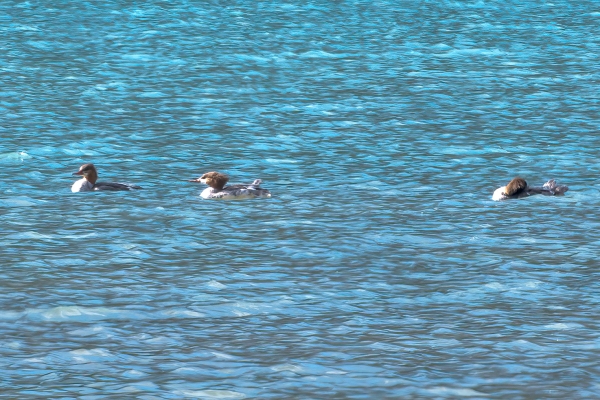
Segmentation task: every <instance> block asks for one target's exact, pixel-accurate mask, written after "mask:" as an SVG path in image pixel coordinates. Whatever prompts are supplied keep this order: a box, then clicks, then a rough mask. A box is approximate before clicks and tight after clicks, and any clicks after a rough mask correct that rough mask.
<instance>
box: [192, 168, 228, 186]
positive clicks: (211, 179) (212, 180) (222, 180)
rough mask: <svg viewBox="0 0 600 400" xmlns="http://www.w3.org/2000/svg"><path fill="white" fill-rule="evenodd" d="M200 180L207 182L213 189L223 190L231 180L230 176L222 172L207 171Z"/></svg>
mask: <svg viewBox="0 0 600 400" xmlns="http://www.w3.org/2000/svg"><path fill="white" fill-rule="evenodd" d="M199 181H200V182H202V183H206V184H207V185H208V186H210V187H211V188H213V189H217V190H223V188H224V187H225V184H226V183H227V182H228V181H229V177H228V176H227V175H225V174H222V173H220V172H214V171H212V172H207V173H205V174H204V175H202V176H201V177H200V179H199Z"/></svg>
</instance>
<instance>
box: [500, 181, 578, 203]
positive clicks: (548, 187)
mask: <svg viewBox="0 0 600 400" xmlns="http://www.w3.org/2000/svg"><path fill="white" fill-rule="evenodd" d="M567 190H569V188H568V187H567V186H565V185H557V184H556V182H555V181H554V179H550V180H549V181H548V182H546V183H544V185H542V187H534V186H527V182H526V181H525V179H523V178H514V179H513V180H511V181H510V182H508V184H507V185H506V186H502V187H501V188H498V189H496V190H495V191H494V195H493V196H492V200H494V201H498V200H507V199H518V198H521V197H526V196H531V195H533V194H543V195H546V196H561V195H563V194H565V192H566V191H567Z"/></svg>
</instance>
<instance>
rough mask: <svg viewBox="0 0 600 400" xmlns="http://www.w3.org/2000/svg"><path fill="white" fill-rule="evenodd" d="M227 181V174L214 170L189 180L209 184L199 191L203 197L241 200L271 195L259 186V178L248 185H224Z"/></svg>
mask: <svg viewBox="0 0 600 400" xmlns="http://www.w3.org/2000/svg"><path fill="white" fill-rule="evenodd" d="M228 181H229V177H228V176H227V175H225V174H222V173H220V172H214V171H213V172H207V173H205V174H204V175H202V176H201V177H200V178H196V179H191V180H190V182H201V183H205V184H207V185H208V186H209V187H207V188H206V189H204V190H203V191H202V193H200V196H201V197H202V198H203V199H222V200H243V199H257V198H269V197H271V192H269V191H268V190H267V189H262V188H260V184H261V183H262V181H261V180H260V179H256V180H255V181H254V182H252V183H251V184H249V185H229V186H225V184H226V183H227V182H228Z"/></svg>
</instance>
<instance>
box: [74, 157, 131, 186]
mask: <svg viewBox="0 0 600 400" xmlns="http://www.w3.org/2000/svg"><path fill="white" fill-rule="evenodd" d="M73 175H82V176H83V178H81V179H80V180H78V181H76V182H75V183H73V186H71V191H72V192H74V193H75V192H92V191H96V190H113V191H114V190H132V189H141V187H139V186H136V185H131V184H129V183H119V182H97V180H98V171H96V167H94V164H83V165H82V166H81V167H79V171H77V172H73Z"/></svg>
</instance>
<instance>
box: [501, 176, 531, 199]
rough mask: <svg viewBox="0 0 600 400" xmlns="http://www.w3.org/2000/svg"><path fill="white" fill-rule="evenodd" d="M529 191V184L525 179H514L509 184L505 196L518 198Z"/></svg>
mask: <svg viewBox="0 0 600 400" xmlns="http://www.w3.org/2000/svg"><path fill="white" fill-rule="evenodd" d="M526 189H527V182H526V181H525V179H523V178H514V179H513V180H512V181H510V182H508V185H506V189H505V190H504V194H505V195H507V196H516V195H518V194H521V193H523V192H524V191H525V190H526Z"/></svg>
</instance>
